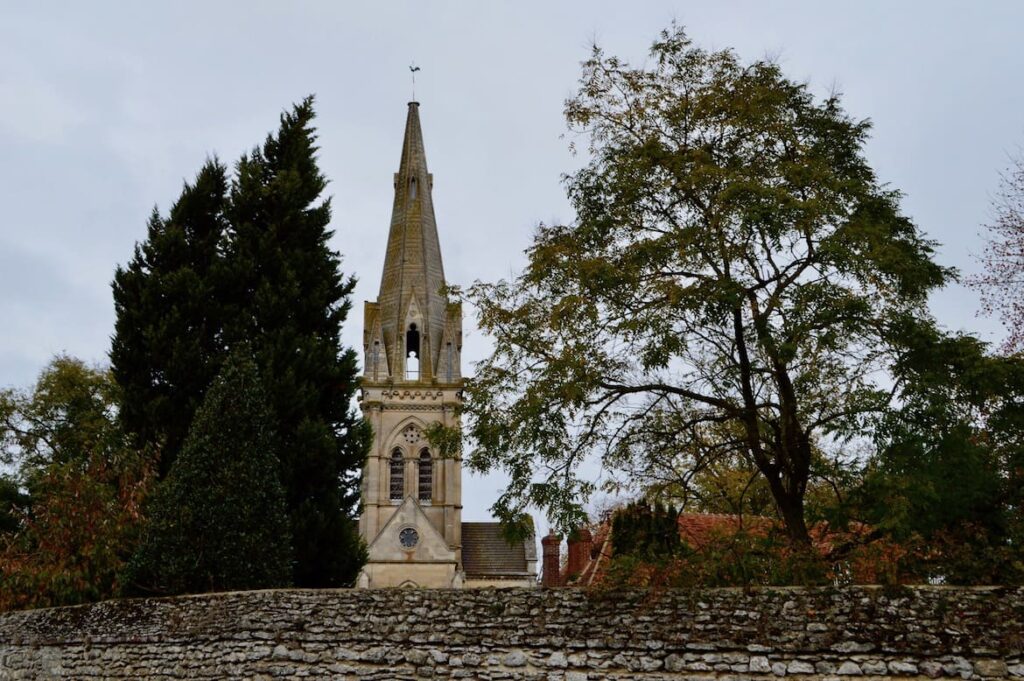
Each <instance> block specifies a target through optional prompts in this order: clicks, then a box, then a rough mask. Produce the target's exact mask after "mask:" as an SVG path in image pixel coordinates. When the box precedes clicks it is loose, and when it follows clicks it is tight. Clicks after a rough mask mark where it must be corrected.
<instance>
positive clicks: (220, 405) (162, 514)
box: [123, 348, 292, 594]
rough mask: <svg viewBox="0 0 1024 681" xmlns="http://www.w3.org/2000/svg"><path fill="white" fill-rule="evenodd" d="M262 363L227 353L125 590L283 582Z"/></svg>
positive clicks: (284, 540)
mask: <svg viewBox="0 0 1024 681" xmlns="http://www.w3.org/2000/svg"><path fill="white" fill-rule="evenodd" d="M272 424H273V419H272V418H271V416H270V412H269V408H268V406H267V401H266V397H265V396H264V393H263V386H262V384H261V381H260V379H259V375H258V373H257V370H256V365H255V364H254V363H253V361H252V360H251V359H250V358H249V357H248V356H247V355H246V353H245V349H244V348H242V349H241V350H239V351H236V352H235V353H234V354H232V355H231V357H230V358H229V359H228V361H227V363H226V364H225V365H224V367H223V369H222V371H221V372H220V374H219V375H218V376H217V378H216V379H215V380H214V382H213V385H212V386H211V387H210V389H209V391H208V392H207V394H206V398H205V399H204V400H203V403H202V405H201V406H200V408H199V410H198V411H197V412H196V415H195V419H194V421H193V424H192V428H191V430H190V431H189V434H188V437H187V439H186V440H185V444H184V447H183V448H182V450H181V453H180V454H179V456H178V458H177V459H175V461H174V464H173V465H172V466H171V470H170V473H169V474H168V476H167V478H166V479H165V480H164V481H163V482H162V483H160V486H159V487H158V488H157V491H156V493H155V494H154V496H153V499H152V502H151V503H150V504H149V508H148V513H149V519H148V524H147V529H146V534H145V536H144V538H143V541H142V543H141V545H140V547H139V549H138V550H137V551H136V553H135V555H134V556H133V557H132V559H131V561H130V562H129V564H128V567H127V568H126V573H125V576H124V580H123V583H124V584H126V590H127V591H129V592H134V593H140V594H147V593H148V594H152V593H158V594H180V593H197V592H204V591H225V590H232V589H260V588H272V587H284V586H288V585H289V584H290V583H291V573H292V566H291V556H292V551H291V546H290V529H289V522H288V514H287V510H286V508H285V501H284V497H285V495H284V489H283V487H282V486H281V481H280V478H279V469H280V466H279V462H278V458H277V455H276V447H277V440H276V437H275V435H274V432H273V425H272Z"/></svg>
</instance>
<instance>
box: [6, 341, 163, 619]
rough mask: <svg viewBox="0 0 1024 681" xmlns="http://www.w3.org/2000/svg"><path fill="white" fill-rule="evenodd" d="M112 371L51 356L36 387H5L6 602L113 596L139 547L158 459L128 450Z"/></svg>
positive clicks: (16, 605)
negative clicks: (8, 476)
mask: <svg viewBox="0 0 1024 681" xmlns="http://www.w3.org/2000/svg"><path fill="white" fill-rule="evenodd" d="M119 401H120V400H119V397H118V391H117V384H116V383H115V382H114V381H113V378H112V377H111V375H110V373H109V372H108V371H106V370H102V369H97V368H93V367H89V366H87V365H85V364H84V363H82V362H80V361H78V360H75V359H72V358H69V357H57V358H55V359H54V360H53V361H52V362H51V363H50V364H49V365H48V366H47V367H46V369H45V370H44V371H43V372H42V374H41V375H40V378H39V381H38V382H37V384H36V386H35V388H34V389H33V390H32V391H28V392H22V391H14V390H9V391H4V392H2V393H0V451H2V457H3V461H4V462H5V463H7V464H11V465H13V466H15V467H16V469H17V472H18V475H17V478H16V479H15V480H5V481H4V488H5V493H4V498H5V500H6V501H9V502H13V504H14V505H13V508H12V509H9V510H10V512H9V513H8V514H7V515H6V518H7V520H8V521H10V522H9V525H11V526H10V527H7V528H5V529H6V530H7V532H5V535H4V536H3V537H2V538H0V609H7V608H22V607H46V606H56V605H71V604H74V603H81V602H86V601H92V600H98V599H101V598H109V597H111V596H113V595H114V594H115V593H116V592H117V590H118V588H119V585H118V579H117V576H118V573H119V572H120V570H121V569H122V567H123V565H124V562H125V561H126V560H127V558H128V557H129V556H130V555H131V552H132V551H133V549H134V547H135V542H136V540H137V536H138V531H139V528H140V526H141V524H142V515H141V505H142V501H143V499H144V498H145V496H146V494H147V493H148V491H149V489H150V488H151V485H152V480H153V470H154V466H153V457H151V456H148V455H146V454H145V453H143V452H137V451H135V450H133V449H131V448H130V447H129V446H128V444H127V438H126V437H125V435H124V434H123V432H122V430H121V428H120V424H119V423H118V420H117V404H118V403H119Z"/></svg>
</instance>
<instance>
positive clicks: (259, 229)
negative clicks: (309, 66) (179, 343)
mask: <svg viewBox="0 0 1024 681" xmlns="http://www.w3.org/2000/svg"><path fill="white" fill-rule="evenodd" d="M314 115H315V114H314V111H313V100H312V98H311V97H310V98H307V99H305V100H304V101H303V102H302V103H300V104H298V105H296V106H295V107H294V108H293V109H292V111H291V112H288V113H286V114H284V115H282V117H281V125H280V128H279V130H278V132H277V133H276V135H271V136H268V137H267V139H266V141H265V142H264V144H263V145H262V147H260V148H257V149H255V150H253V152H252V153H251V154H250V155H248V156H245V157H243V158H242V159H241V161H239V163H238V168H237V175H236V179H235V181H234V182H233V184H232V187H231V197H230V201H231V209H230V221H231V224H232V227H233V233H232V239H231V240H230V243H229V248H228V254H227V260H228V265H229V269H230V281H232V282H233V283H235V284H237V287H236V288H235V289H234V290H233V291H232V293H231V300H230V304H232V305H234V306H235V308H236V310H237V314H234V315H233V316H232V323H231V324H230V325H229V329H228V337H229V338H230V339H233V340H246V341H248V342H250V343H252V347H253V351H254V353H255V358H256V362H257V364H258V366H259V370H260V373H261V376H262V379H263V382H264V385H265V386H266V392H267V396H268V399H269V401H270V408H271V412H272V414H273V419H274V423H275V426H276V427H277V431H278V434H279V436H280V441H281V448H280V450H279V451H280V457H281V465H282V480H283V482H284V486H285V490H286V493H287V503H288V509H289V512H290V515H291V527H292V536H293V541H294V546H295V575H294V578H295V584H296V586H303V587H333V586H343V585H346V584H349V583H351V581H352V580H353V579H354V578H355V576H356V574H357V572H358V570H359V568H360V567H361V565H362V563H363V561H364V560H365V551H364V548H363V546H362V542H361V541H360V539H359V537H358V534H357V532H356V530H355V525H354V516H355V513H356V512H357V507H358V495H359V475H360V472H361V470H362V465H363V461H364V458H365V456H366V451H367V447H368V444H369V431H368V428H367V427H366V426H365V425H364V424H363V422H362V419H361V418H360V417H359V416H358V414H357V413H356V412H355V411H354V410H353V408H352V398H353V396H354V394H355V391H356V388H357V385H358V378H357V363H356V354H355V351H354V350H352V349H351V348H343V347H342V345H341V339H340V333H341V325H342V323H343V322H344V321H345V319H346V317H347V315H348V312H349V310H350V308H351V302H350V296H351V293H352V289H353V287H354V286H355V280H354V279H353V278H352V277H344V276H342V274H341V270H340V256H339V255H338V253H336V252H335V251H332V250H331V249H330V247H329V246H328V240H329V239H330V238H331V236H332V232H331V231H330V230H329V229H328V228H327V225H328V223H329V222H330V219H331V204H330V199H329V198H323V197H322V193H323V190H324V188H325V186H326V180H325V178H324V177H323V175H322V174H321V172H320V169H319V167H318V165H317V159H316V152H317V147H316V135H315V132H314V129H313V127H312V121H313V118H314Z"/></svg>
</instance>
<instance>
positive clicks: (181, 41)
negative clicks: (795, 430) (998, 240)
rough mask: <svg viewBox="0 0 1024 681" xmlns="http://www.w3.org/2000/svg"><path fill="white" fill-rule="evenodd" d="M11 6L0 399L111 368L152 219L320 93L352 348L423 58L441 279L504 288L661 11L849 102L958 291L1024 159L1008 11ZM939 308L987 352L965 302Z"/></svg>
mask: <svg viewBox="0 0 1024 681" xmlns="http://www.w3.org/2000/svg"><path fill="white" fill-rule="evenodd" d="M0 2H3V4H0V207H2V217H0V386H25V385H28V384H30V383H31V382H32V381H33V380H34V379H35V377H36V375H37V374H38V372H39V370H40V369H41V368H42V367H43V366H44V365H45V364H46V362H47V361H48V360H49V359H50V358H51V357H52V356H53V355H54V354H55V353H59V352H67V353H70V354H72V355H75V356H78V357H81V358H83V359H86V360H89V361H95V362H101V361H105V360H106V352H107V349H108V345H109V337H110V334H111V333H112V330H113V322H114V313H113V304H112V300H111V294H110V286H109V283H110V280H111V278H112V276H113V271H114V268H115V266H116V265H117V264H118V263H126V262H127V261H128V260H129V258H130V257H131V254H132V248H133V245H134V243H135V242H136V241H137V240H140V239H142V238H144V236H145V225H146V219H147V217H148V215H149V213H150V210H151V209H152V207H153V205H154V204H156V205H158V206H159V208H160V209H161V211H163V212H166V210H167V209H168V207H169V206H170V204H171V203H172V202H173V201H174V199H175V198H177V196H178V194H179V192H180V190H181V186H182V182H183V181H184V180H186V179H191V178H192V177H193V176H194V174H195V172H196V171H197V170H198V169H199V167H200V165H201V164H202V162H203V160H204V158H205V157H206V156H207V155H209V154H217V155H218V156H219V157H220V158H221V160H223V161H224V162H226V163H229V164H231V163H233V162H234V161H235V160H236V159H237V158H238V156H239V155H240V154H241V153H242V152H244V151H247V150H248V149H250V148H251V147H252V146H254V145H256V144H257V143H259V142H261V141H262V140H263V138H264V136H265V135H266V134H267V133H268V132H270V131H272V130H274V129H275V128H276V126H277V121H278V115H279V113H280V112H281V111H282V110H283V109H285V108H287V107H289V106H290V105H291V103H292V102H295V101H298V100H299V99H301V98H302V97H303V96H304V95H306V94H309V93H315V94H316V95H317V111H318V114H319V118H318V127H319V130H320V147H321V151H320V162H321V167H322V169H323V171H324V173H325V174H326V175H327V177H328V178H330V180H331V184H330V187H329V190H328V191H329V193H330V194H332V195H333V197H334V199H333V201H334V221H333V223H332V228H333V229H334V230H335V232H336V234H335V237H334V240H333V242H332V245H333V247H334V248H336V249H337V250H339V251H341V253H342V254H343V256H344V262H343V268H344V271H345V272H346V273H354V274H356V275H357V276H358V277H359V280H360V281H359V285H358V287H357V289H356V295H355V297H354V300H353V303H354V305H353V312H352V314H351V316H350V319H349V322H348V323H347V325H346V327H345V330H344V340H345V342H346V344H348V345H351V346H358V345H359V344H360V343H361V332H362V301H364V300H367V299H370V300H372V299H374V298H376V294H377V288H378V286H379V282H380V279H379V277H380V272H381V268H382V265H383V256H384V246H385V242H386V239H387V231H388V225H389V223H390V211H391V205H392V186H391V182H392V179H391V178H392V173H394V172H395V171H396V170H397V169H398V161H399V155H400V151H401V142H402V130H403V125H404V121H405V110H406V107H405V103H406V102H407V101H408V100H409V98H410V79H409V70H408V65H409V63H410V62H412V61H413V60H415V62H416V64H417V65H419V66H421V67H422V71H420V72H419V73H418V74H417V98H418V99H419V100H420V101H421V102H422V106H421V118H422V123H423V130H424V137H425V141H426V146H427V159H428V163H429V165H430V169H431V171H432V172H433V174H434V178H435V184H434V203H435V209H436V213H437V222H438V228H439V232H440V237H441V246H442V251H443V254H444V258H445V269H446V276H447V278H448V280H449V282H451V283H456V284H468V283H470V282H472V281H473V280H475V279H484V280H494V279H497V278H500V277H507V276H509V274H511V273H512V272H514V271H515V270H517V269H518V268H519V267H521V266H522V264H523V263H524V258H523V255H522V251H523V249H524V248H525V247H526V246H527V245H528V243H529V240H530V237H531V234H532V232H533V230H534V228H535V226H536V224H537V223H538V222H540V221H545V222H557V221H568V220H570V219H571V218H572V213H571V210H570V208H569V207H568V204H567V202H566V200H565V196H564V192H563V190H562V186H561V184H560V179H559V178H560V175H561V174H562V173H563V172H566V171H568V170H571V169H573V168H574V167H575V166H576V165H578V164H579V163H580V160H579V159H577V158H573V157H572V156H570V155H569V153H568V151H567V143H568V139H561V138H560V135H561V134H562V133H563V132H564V131H565V126H564V122H563V118H562V113H561V112H562V104H563V101H564V100H565V98H566V97H567V96H569V95H570V94H571V93H572V91H573V89H574V87H575V84H576V79H577V77H578V75H579V62H580V61H581V60H583V59H585V58H586V57H587V55H588V51H589V44H590V43H591V41H592V40H595V39H596V40H597V41H598V42H599V43H600V44H601V45H603V46H604V47H605V49H606V51H607V52H608V53H609V54H615V55H618V56H620V57H623V58H626V59H628V60H630V61H633V62H635V63H639V62H641V61H642V60H643V59H644V57H645V56H646V54H647V49H648V47H649V45H650V43H651V41H652V40H653V39H654V38H655V37H656V35H657V32H658V31H659V30H660V29H662V28H664V27H666V26H667V25H668V24H669V22H670V21H671V20H672V19H673V18H674V19H677V20H678V21H679V22H680V23H682V24H683V25H685V26H686V27H687V30H688V32H689V34H690V36H691V37H692V38H693V39H694V40H695V41H696V42H697V43H698V44H700V45H702V46H704V47H709V48H724V47H733V48H735V49H736V50H737V51H738V52H739V54H740V55H741V57H742V58H744V59H746V60H752V59H756V58H760V57H763V56H765V55H771V56H774V57H776V58H777V59H778V60H779V61H780V62H781V64H782V66H783V68H784V70H785V72H786V73H787V74H788V75H789V76H790V77H791V78H795V79H799V80H806V81H808V82H809V83H810V84H811V86H812V87H813V89H814V91H815V92H816V93H819V94H825V93H827V92H828V91H829V90H831V89H832V88H838V89H839V90H841V91H842V92H843V93H844V97H843V103H844V105H845V107H846V109H847V110H848V111H849V112H850V113H851V114H852V115H853V116H855V117H857V118H865V117H867V118H871V119H872V120H873V121H874V125H875V127H874V132H873V136H872V139H871V142H870V143H869V145H868V149H867V152H868V158H869V160H870V162H871V163H872V164H873V166H874V168H875V169H876V171H877V172H878V174H879V176H880V178H881V179H882V180H883V181H884V182H887V183H889V184H890V185H891V186H893V187H895V188H898V189H900V190H902V191H903V192H905V193H906V198H905V200H904V203H903V207H904V210H905V211H906V212H907V214H908V215H910V216H911V217H912V218H913V219H914V220H915V221H916V222H917V224H918V225H919V226H920V227H921V228H922V229H923V230H924V232H925V233H927V234H928V235H929V236H930V237H931V238H933V239H936V240H938V241H939V242H941V243H942V247H941V248H940V251H939V260H940V262H942V263H943V264H946V265H953V266H956V267H958V268H960V270H961V271H962V272H964V273H971V272H975V271H977V269H978V265H977V263H976V262H975V261H974V260H973V259H972V257H971V255H972V254H978V253H980V252H981V250H982V241H981V239H980V237H979V230H980V225H981V223H983V222H984V221H985V220H986V219H987V218H988V217H989V215H990V209H989V200H990V197H991V195H992V194H993V192H994V191H995V189H996V187H997V185H998V177H999V172H1000V170H1002V169H1004V168H1005V167H1006V166H1007V162H1008V155H1009V154H1010V153H1013V152H1015V150H1017V149H1019V148H1020V146H1021V145H1022V144H1024V86H1022V84H1021V78H1020V76H1021V74H1022V73H1024V47H1022V45H1024V40H1022V38H1024V3H1022V2H1016V1H1007V2H995V1H988V2H934V1H928V2H924V1H922V2H900V3H893V2H883V1H872V2H864V1H862V2H857V3H850V2H833V3H821V2H785V3H783V2H763V1H760V2H721V1H718V2H713V1H706V2H697V1H689V2H681V1H680V2H645V3H640V2H621V1H620V2H593V1H581V2H564V1H559V2H550V1H548V2H526V1H523V2H514V3H513V2H501V3H499V2H473V3H470V2H448V3H441V2H428V1H427V0H420V1H418V2H389V3H363V4H362V5H361V6H359V7H357V6H355V3H340V2H326V1H324V2H288V3H285V2H279V3H270V2H251V1H247V2H241V1H236V2H209V1H208V0H206V1H203V2H175V3H173V4H172V3H164V4H162V5H160V6H157V5H156V3H140V2H128V1H125V2H120V3H113V2H98V1H96V0H94V1H92V2H88V3H59V4H58V3H50V2H33V3H18V4H15V3H14V2H4V1H3V0H0ZM932 309H933V311H934V313H935V314H936V315H937V316H938V318H939V319H940V321H941V322H942V323H943V324H945V325H946V326H947V327H949V328H952V329H962V330H970V331H972V332H975V333H977V334H979V335H980V336H981V337H982V338H984V339H986V340H999V339H1000V338H1001V330H1000V328H999V325H998V324H997V322H995V321H994V320H991V319H986V318H978V317H977V316H976V310H977V309H978V299H977V296H976V295H975V294H974V293H973V292H971V291H968V290H966V289H965V288H963V287H961V286H953V287H951V288H949V289H947V290H945V291H943V292H941V293H939V294H937V295H936V296H934V298H933V301H932ZM465 336H466V338H465V359H466V361H467V363H468V362H472V361H475V360H479V359H481V358H482V357H483V356H484V354H485V353H486V351H487V349H488V343H487V340H486V339H485V338H483V337H482V336H481V334H479V333H477V332H475V331H474V329H473V322H472V320H467V328H466V333H465ZM469 368H470V367H468V366H467V370H468V369H469ZM467 476H468V474H467ZM500 485H501V479H500V478H498V477H496V476H492V477H488V478H484V479H469V478H468V477H467V479H466V480H465V481H464V485H463V493H464V497H465V499H464V503H465V510H464V518H465V519H466V520H480V519H486V518H487V517H488V516H489V514H488V511H487V508H488V506H489V505H490V504H491V503H492V502H493V500H494V498H495V496H496V494H497V490H498V488H499V486H500ZM545 527H546V524H545V523H544V522H543V521H542V522H541V528H545Z"/></svg>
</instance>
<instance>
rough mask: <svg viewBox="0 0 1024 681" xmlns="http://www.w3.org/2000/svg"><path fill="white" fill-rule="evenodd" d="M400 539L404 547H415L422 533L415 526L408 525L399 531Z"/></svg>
mask: <svg viewBox="0 0 1024 681" xmlns="http://www.w3.org/2000/svg"><path fill="white" fill-rule="evenodd" d="M398 541H399V542H400V543H401V544H402V548H403V549H412V548H415V547H416V544H418V543H419V541H420V533H419V532H417V531H416V528H414V527H406V528H404V529H402V531H401V532H399V533H398Z"/></svg>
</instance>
